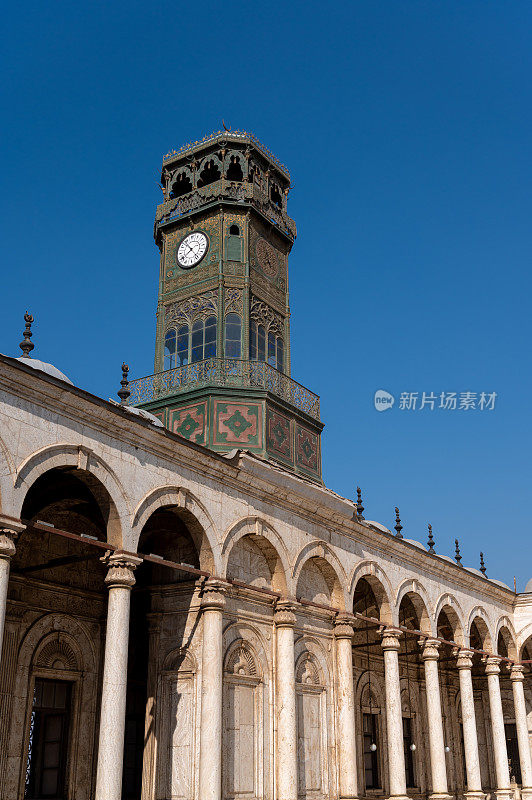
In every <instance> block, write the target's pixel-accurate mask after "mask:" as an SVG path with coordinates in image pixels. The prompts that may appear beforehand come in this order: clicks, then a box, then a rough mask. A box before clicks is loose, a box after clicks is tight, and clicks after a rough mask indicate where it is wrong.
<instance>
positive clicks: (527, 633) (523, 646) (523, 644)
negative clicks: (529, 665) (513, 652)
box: [519, 622, 532, 660]
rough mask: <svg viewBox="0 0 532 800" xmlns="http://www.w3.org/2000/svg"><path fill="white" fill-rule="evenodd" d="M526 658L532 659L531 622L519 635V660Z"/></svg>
mask: <svg viewBox="0 0 532 800" xmlns="http://www.w3.org/2000/svg"><path fill="white" fill-rule="evenodd" d="M525 650H526V653H525ZM527 656H528V657H532V622H531V623H530V625H527V626H526V628H524V629H523V630H522V631H521V633H520V634H519V658H520V660H523V659H525V658H526V657H527Z"/></svg>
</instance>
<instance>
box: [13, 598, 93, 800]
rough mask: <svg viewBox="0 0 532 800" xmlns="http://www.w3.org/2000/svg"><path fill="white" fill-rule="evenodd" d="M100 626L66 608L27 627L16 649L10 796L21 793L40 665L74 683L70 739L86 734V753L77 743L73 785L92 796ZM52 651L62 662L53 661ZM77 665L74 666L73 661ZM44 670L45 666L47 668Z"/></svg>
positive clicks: (83, 794)
mask: <svg viewBox="0 0 532 800" xmlns="http://www.w3.org/2000/svg"><path fill="white" fill-rule="evenodd" d="M99 632H100V626H99V625H98V624H93V625H91V626H90V627H89V626H86V625H85V624H83V623H81V622H80V621H79V620H77V619H74V617H71V616H70V615H68V614H62V613H47V614H44V615H43V616H41V617H39V618H38V619H37V620H35V622H34V623H33V624H32V625H31V626H30V627H29V629H28V630H27V631H26V633H25V635H24V637H23V638H22V641H21V644H20V646H19V649H18V653H17V670H16V678H15V687H14V691H13V698H14V700H13V709H12V716H11V719H12V720H17V724H12V725H11V731H10V737H9V745H8V758H9V759H10V760H11V770H10V772H9V775H8V776H7V779H6V781H5V789H6V796H9V797H19V796H22V795H23V790H24V779H25V770H26V763H25V758H24V756H25V754H26V753H27V752H28V737H29V718H30V714H31V692H32V675H33V674H34V673H35V672H37V674H38V673H39V672H41V674H42V670H43V669H44V670H48V669H51V670H55V669H59V672H58V673H57V672H56V673H55V674H56V675H57V674H59V675H61V673H64V675H65V678H67V679H68V680H71V681H73V682H74V683H75V685H76V687H77V690H76V692H75V693H74V701H73V704H72V728H71V731H72V733H71V736H72V737H73V739H72V741H76V740H78V739H81V738H83V739H84V742H85V744H84V758H83V759H80V758H78V756H77V753H78V748H77V747H74V748H73V750H72V753H73V756H72V759H71V760H70V762H69V765H68V780H69V785H70V786H73V785H76V787H77V786H79V788H80V791H79V796H80V798H81V799H82V800H88V794H89V790H90V785H91V763H92V750H93V746H94V741H93V739H92V732H93V731H94V724H95V711H96V706H97V664H98V658H99V653H98V652H97V650H96V648H97V647H98V645H99V642H100V636H99ZM54 651H55V654H56V657H57V660H59V659H62V660H63V665H64V666H66V667H67V669H64V666H61V665H60V664H58V663H57V661H56V665H55V666H54ZM71 666H75V669H74V670H71V669H69V667H71ZM45 674H46V672H45Z"/></svg>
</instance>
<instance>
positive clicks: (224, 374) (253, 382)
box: [129, 358, 320, 422]
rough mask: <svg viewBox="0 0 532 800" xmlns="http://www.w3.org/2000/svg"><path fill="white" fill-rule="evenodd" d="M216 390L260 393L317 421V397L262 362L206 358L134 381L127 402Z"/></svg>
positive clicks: (318, 416) (154, 399)
mask: <svg viewBox="0 0 532 800" xmlns="http://www.w3.org/2000/svg"><path fill="white" fill-rule="evenodd" d="M217 387H224V388H231V389H238V390H240V389H258V390H263V391H265V392H268V393H270V394H272V395H273V396H274V397H275V398H277V399H279V400H282V401H284V402H285V403H287V404H288V405H289V406H291V407H292V408H294V409H296V410H297V411H299V412H301V413H303V414H306V415H307V416H309V417H312V419H314V420H316V421H317V422H319V421H320V398H319V396H318V395H317V394H314V392H311V391H310V389H306V388H305V387H304V386H302V385H301V384H300V383H297V381H295V380H293V379H292V378H290V377H289V376H288V375H285V374H284V373H283V372H280V371H279V370H277V369H275V367H272V366H271V365H270V364H268V363H266V362H264V361H246V360H244V359H237V358H207V359H205V360H204V361H196V362H194V363H192V364H187V365H186V366H184V367H175V368H174V369H168V370H165V371H164V372H157V373H155V374H154V375H147V376H146V377H144V378H136V379H135V380H132V381H131V382H130V383H129V389H130V391H131V397H130V403H131V405H134V406H139V405H143V406H144V405H146V404H151V403H154V402H157V401H161V400H165V399H166V398H170V397H174V396H175V395H176V394H179V393H182V392H190V391H192V390H194V389H206V388H212V389H216V388H217Z"/></svg>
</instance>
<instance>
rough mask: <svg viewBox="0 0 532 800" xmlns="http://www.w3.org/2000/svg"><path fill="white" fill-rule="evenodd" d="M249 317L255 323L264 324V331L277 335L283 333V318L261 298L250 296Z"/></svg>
mask: <svg viewBox="0 0 532 800" xmlns="http://www.w3.org/2000/svg"><path fill="white" fill-rule="evenodd" d="M249 316H250V319H252V320H254V321H255V322H256V323H257V325H264V327H265V328H266V333H268V332H269V331H271V332H272V333H276V334H277V335H279V336H282V335H283V318H282V317H281V315H280V314H278V313H277V312H276V311H274V310H273V309H272V308H270V306H269V305H267V304H266V303H265V302H264V301H263V300H259V299H258V298H257V297H254V296H253V295H252V296H251V301H250V309H249Z"/></svg>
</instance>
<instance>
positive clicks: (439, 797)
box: [429, 792, 452, 800]
mask: <svg viewBox="0 0 532 800" xmlns="http://www.w3.org/2000/svg"><path fill="white" fill-rule="evenodd" d="M429 800H452V796H451V795H450V794H446V793H441V792H434V794H429Z"/></svg>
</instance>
